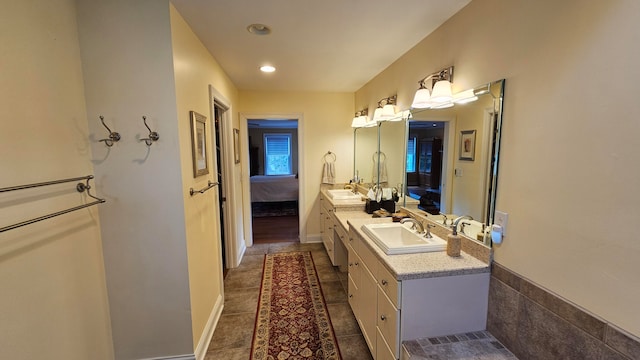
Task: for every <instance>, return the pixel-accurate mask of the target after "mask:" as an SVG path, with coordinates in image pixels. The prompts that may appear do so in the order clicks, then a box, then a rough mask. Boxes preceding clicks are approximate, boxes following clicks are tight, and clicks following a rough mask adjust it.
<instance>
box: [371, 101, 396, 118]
mask: <svg viewBox="0 0 640 360" xmlns="http://www.w3.org/2000/svg"><path fill="white" fill-rule="evenodd" d="M396 99H397V96H396V95H393V96H389V97H387V98H382V99H380V101H378V108H377V109H376V111H374V112H373V120H375V121H376V122H381V121H387V120H391V119H394V118H395V117H396V107H395V105H396Z"/></svg>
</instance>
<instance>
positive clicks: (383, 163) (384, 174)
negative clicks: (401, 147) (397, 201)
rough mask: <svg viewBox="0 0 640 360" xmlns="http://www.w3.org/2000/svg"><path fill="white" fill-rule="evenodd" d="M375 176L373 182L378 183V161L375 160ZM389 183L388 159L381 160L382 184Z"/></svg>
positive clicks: (373, 175)
mask: <svg viewBox="0 0 640 360" xmlns="http://www.w3.org/2000/svg"><path fill="white" fill-rule="evenodd" d="M372 170H373V171H372V172H373V174H372V176H371V177H372V179H373V182H376V181H378V159H376V158H375V157H374V158H373V169H372ZM387 181H389V174H388V172H387V159H386V157H384V158H382V159H380V183H386V182H387Z"/></svg>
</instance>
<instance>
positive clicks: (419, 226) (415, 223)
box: [400, 217, 424, 234]
mask: <svg viewBox="0 0 640 360" xmlns="http://www.w3.org/2000/svg"><path fill="white" fill-rule="evenodd" d="M406 222H410V223H411V224H413V225H412V226H411V229H413V230H416V231H417V232H419V233H420V234H422V233H423V232H424V226H422V223H421V222H420V221H419V220H417V219H414V218H412V217H410V218H404V219H402V220H400V223H401V224H404V223H406Z"/></svg>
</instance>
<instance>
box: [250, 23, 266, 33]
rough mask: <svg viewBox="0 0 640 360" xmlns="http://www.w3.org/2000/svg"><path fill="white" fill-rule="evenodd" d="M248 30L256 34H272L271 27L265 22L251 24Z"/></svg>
mask: <svg viewBox="0 0 640 360" xmlns="http://www.w3.org/2000/svg"><path fill="white" fill-rule="evenodd" d="M247 31H248V32H250V33H252V34H254V35H269V34H271V29H270V28H269V27H268V26H267V25H264V24H251V25H249V26H247Z"/></svg>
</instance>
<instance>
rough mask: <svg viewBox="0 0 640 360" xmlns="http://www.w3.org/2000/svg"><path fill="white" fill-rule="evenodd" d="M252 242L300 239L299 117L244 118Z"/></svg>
mask: <svg viewBox="0 0 640 360" xmlns="http://www.w3.org/2000/svg"><path fill="white" fill-rule="evenodd" d="M247 130H248V132H247V133H248V145H249V146H248V150H249V182H250V194H251V224H252V230H253V243H254V244H261V243H274V242H294V241H300V227H299V223H300V218H299V210H298V209H299V191H298V189H299V186H298V173H299V168H298V162H299V161H298V159H299V156H298V120H297V119H285V120H268V119H250V120H248V122H247Z"/></svg>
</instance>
